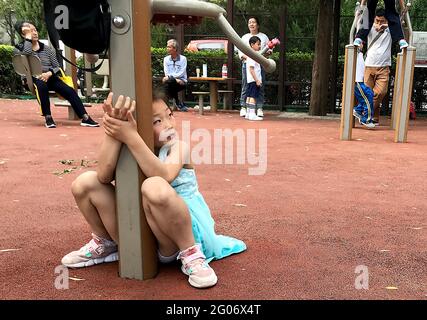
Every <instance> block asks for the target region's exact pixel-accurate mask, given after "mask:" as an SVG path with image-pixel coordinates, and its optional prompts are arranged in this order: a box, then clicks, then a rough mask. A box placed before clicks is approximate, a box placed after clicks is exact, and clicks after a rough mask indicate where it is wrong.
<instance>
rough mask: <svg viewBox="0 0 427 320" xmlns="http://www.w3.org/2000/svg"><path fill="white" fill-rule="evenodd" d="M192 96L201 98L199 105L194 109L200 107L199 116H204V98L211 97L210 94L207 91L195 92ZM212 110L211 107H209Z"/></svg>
mask: <svg viewBox="0 0 427 320" xmlns="http://www.w3.org/2000/svg"><path fill="white" fill-rule="evenodd" d="M192 94H194V95H197V96H199V104H198V105H196V106H195V107H194V108H195V109H196V107H199V114H200V115H203V111H204V109H205V107H204V106H203V96H209V92H205V91H193V92H192ZM208 107H209V109H210V106H208ZM207 109H208V108H207Z"/></svg>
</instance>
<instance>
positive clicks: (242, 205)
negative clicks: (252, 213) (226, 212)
mask: <svg viewBox="0 0 427 320" xmlns="http://www.w3.org/2000/svg"><path fill="white" fill-rule="evenodd" d="M234 206H235V207H247V205H246V204H243V203H236V204H234Z"/></svg>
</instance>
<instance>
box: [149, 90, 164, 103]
mask: <svg viewBox="0 0 427 320" xmlns="http://www.w3.org/2000/svg"><path fill="white" fill-rule="evenodd" d="M152 99H153V102H154V101H157V100H162V101H163V102H165V103H166V104H167V99H166V94H165V91H164V89H163V88H162V87H153V96H152Z"/></svg>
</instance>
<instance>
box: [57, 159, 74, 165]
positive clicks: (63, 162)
mask: <svg viewBox="0 0 427 320" xmlns="http://www.w3.org/2000/svg"><path fill="white" fill-rule="evenodd" d="M73 162H74V160H59V163H62V164H66V165H72V164H73Z"/></svg>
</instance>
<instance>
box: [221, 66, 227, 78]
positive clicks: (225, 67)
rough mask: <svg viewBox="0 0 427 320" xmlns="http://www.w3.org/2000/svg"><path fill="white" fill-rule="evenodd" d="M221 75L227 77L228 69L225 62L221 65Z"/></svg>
mask: <svg viewBox="0 0 427 320" xmlns="http://www.w3.org/2000/svg"><path fill="white" fill-rule="evenodd" d="M222 77H223V78H228V70H227V65H226V64H225V63H224V64H223V65H222Z"/></svg>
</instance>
